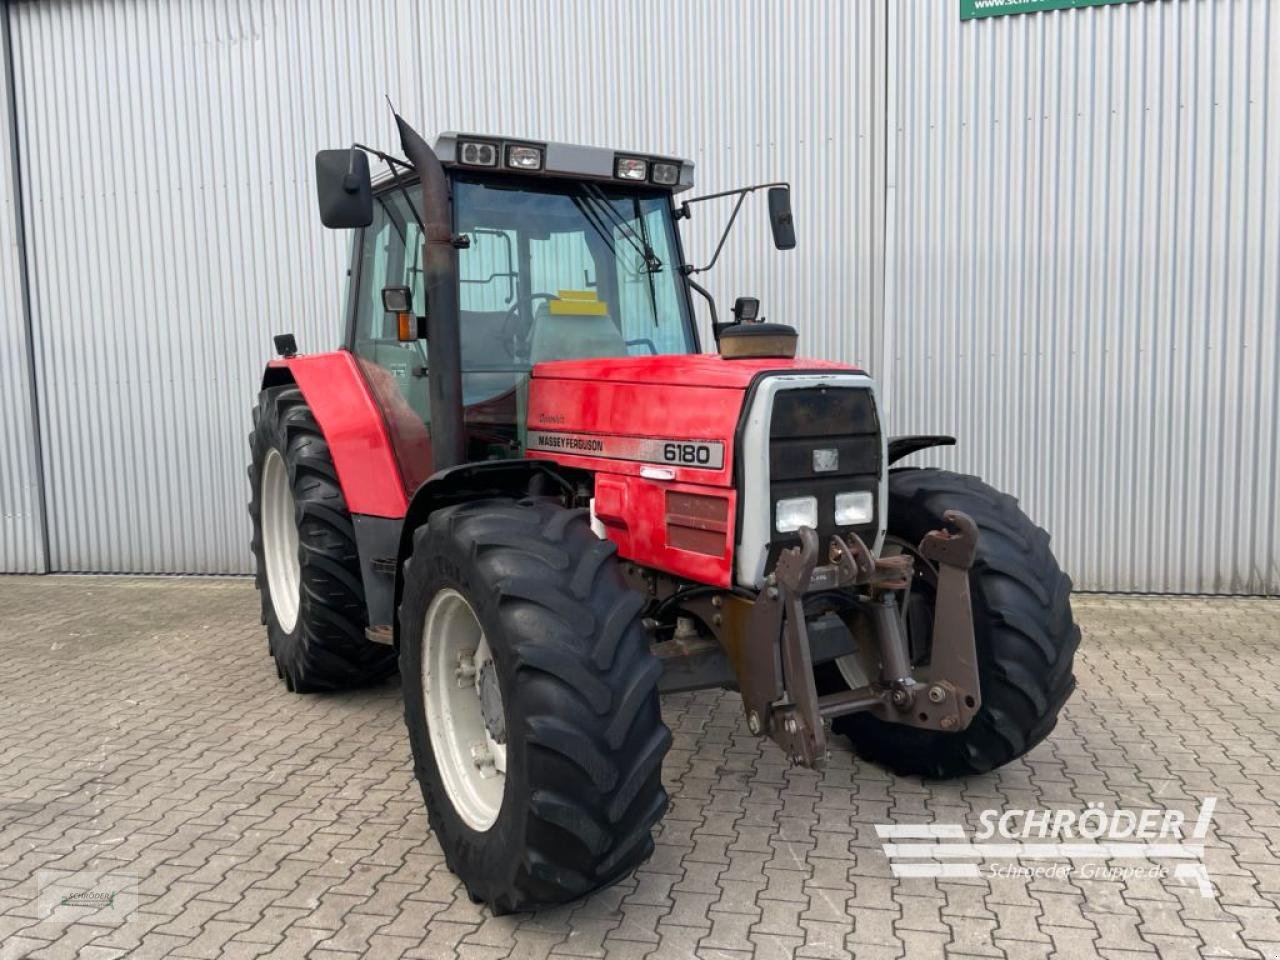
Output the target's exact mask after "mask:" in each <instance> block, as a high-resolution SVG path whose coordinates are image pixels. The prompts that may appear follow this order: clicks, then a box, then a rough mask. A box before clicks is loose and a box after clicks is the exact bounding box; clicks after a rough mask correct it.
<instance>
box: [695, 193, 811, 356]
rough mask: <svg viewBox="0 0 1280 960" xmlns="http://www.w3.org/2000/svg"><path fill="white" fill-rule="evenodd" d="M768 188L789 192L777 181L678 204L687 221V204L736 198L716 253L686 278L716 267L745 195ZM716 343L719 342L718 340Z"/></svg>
mask: <svg viewBox="0 0 1280 960" xmlns="http://www.w3.org/2000/svg"><path fill="white" fill-rule="evenodd" d="M769 187H786V188H787V189H788V190H790V189H791V184H789V183H787V182H786V181H784V180H778V181H775V182H773V183H757V184H754V185H753V186H750V187H738V189H736V190H723V191H721V192H720V193H708V194H707V195H706V196H705V197H694V198H693V199H692V200H685V201H684V202H683V203H681V204H680V216H681V217H682V218H686V219H688V218H690V217H692V214H691V213H690V212H689V204H691V203H702V202H703V201H705V200H719V199H721V198H722V197H733V196H736V197H737V198H738V202H737V203H736V204H734V207H733V213H731V214H730V215H729V222H728V223H726V224H725V225H724V233H722V234H720V242H719V243H718V244H716V252H715V253H713V254H712V255H711V262H710V263H708V264H707V265H706V266H705V267H693V268H690V269H689V270H688V271H687V273H686V274H685V276H686V277H687V276H689V275H690V274H694V273H705V272H706V271H708V270H710V269H711V268H712V267H714V266H715V265H716V261H717V260H719V259H720V251H721V250H723V249H724V244H725V241H726V240H728V239H729V231H730V230H732V229H733V221H734V220H736V219H737V218H738V211H739V210H741V209H742V204H743V201H745V200H746V199H747V194H749V193H755V192H756V191H757V190H766V189H768V188H769ZM716 342H717V343H718V342H719V339H718V338H717V341H716Z"/></svg>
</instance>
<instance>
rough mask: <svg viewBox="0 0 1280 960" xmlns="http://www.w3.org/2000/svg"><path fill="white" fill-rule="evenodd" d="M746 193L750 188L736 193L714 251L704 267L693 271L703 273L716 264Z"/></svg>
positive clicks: (749, 191)
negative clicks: (735, 200) (736, 197)
mask: <svg viewBox="0 0 1280 960" xmlns="http://www.w3.org/2000/svg"><path fill="white" fill-rule="evenodd" d="M748 193H751V190H743V191H742V192H741V193H740V194H739V195H738V202H737V203H735V204H734V205H733V213H731V214H729V222H728V223H726V224H725V225H724V232H723V233H722V234H720V242H719V243H717V244H716V252H715V253H713V254H712V255H711V261H710V262H709V263H708V264H707V265H706V266H705V267H696V268H694V270H693V271H692V272H693V273H704V272H706V271H707V270H710V269H711V268H712V267H714V266H715V265H716V261H717V260H719V259H720V251H721V250H723V249H724V244H725V241H726V240H728V239H729V231H730V230H732V229H733V221H735V220H737V219H738V211H739V210H741V209H742V204H743V202H744V201H745V200H746V199H747V194H748Z"/></svg>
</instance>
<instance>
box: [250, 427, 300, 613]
mask: <svg viewBox="0 0 1280 960" xmlns="http://www.w3.org/2000/svg"><path fill="white" fill-rule="evenodd" d="M260 497H261V501H262V559H263V562H264V564H265V566H266V568H267V590H268V592H269V593H270V594H271V606H272V607H273V608H274V609H275V612H276V620H277V621H278V622H279V624H280V628H281V629H282V630H284V631H285V632H286V633H288V632H290V631H291V630H293V628H294V626H295V625H296V624H297V622H298V604H299V601H300V597H301V583H302V568H301V565H300V563H299V562H298V522H297V519H296V518H295V516H294V507H293V490H292V489H290V487H289V471H288V470H287V469H286V468H285V465H284V457H282V456H280V451H279V450H276V449H274V448H273V449H271V450H268V451H267V458H266V460H265V461H264V462H263V464H262V490H261V491H260Z"/></svg>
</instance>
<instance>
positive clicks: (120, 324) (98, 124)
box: [14, 0, 884, 572]
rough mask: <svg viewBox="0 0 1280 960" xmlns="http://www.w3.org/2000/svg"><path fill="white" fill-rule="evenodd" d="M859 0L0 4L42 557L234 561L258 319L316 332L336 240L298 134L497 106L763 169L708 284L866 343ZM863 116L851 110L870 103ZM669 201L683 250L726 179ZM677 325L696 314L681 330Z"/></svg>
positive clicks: (835, 353)
mask: <svg viewBox="0 0 1280 960" xmlns="http://www.w3.org/2000/svg"><path fill="white" fill-rule="evenodd" d="M882 10H883V7H882V4H880V3H875V4H870V3H868V4H857V5H854V4H843V3H832V4H812V5H809V4H804V5H797V4H791V3H786V2H783V0H775V2H769V3H752V4H745V5H743V4H731V3H712V4H690V3H676V2H670V0H668V2H660V3H646V4H612V3H609V4H606V3H594V2H587V0H576V2H575V0H562V2H542V3H528V4H526V3H507V2H494V0H489V2H467V3H441V4H420V3H407V2H404V3H389V2H379V3H371V2H366V0H345V2H329V3H311V2H302V0H294V2H283V0H281V2H260V0H255V2H249V0H242V2H207V3H181V4H178V3H162V2H159V0H150V2H133V0H131V2H123V0H120V2H101V3H69V2H57V0H50V2H41V3H22V4H19V5H18V6H17V7H15V10H14V19H15V30H16V34H15V43H16V46H17V51H16V54H17V61H18V63H17V68H18V76H19V77H20V82H21V89H20V91H19V92H20V111H19V122H20V125H21V129H22V138H21V140H22V148H23V159H24V163H25V164H26V168H27V169H28V170H29V175H28V178H27V184H26V194H25V200H26V202H27V205H28V210H29V220H30V230H29V233H30V241H31V244H32V250H33V258H34V262H35V263H36V270H35V274H36V275H35V291H34V294H35V304H34V305H35V313H36V319H37V324H38V327H39V338H38V339H39V346H40V356H39V372H40V376H41V383H42V384H43V385H44V386H45V389H46V392H47V394H48V402H47V403H46V404H45V405H44V420H45V423H44V427H45V437H46V450H47V451H48V453H47V458H46V459H47V463H46V473H47V476H48V481H47V483H48V491H49V499H50V508H51V509H50V512H51V516H52V517H53V530H52V540H53V548H52V549H53V565H54V567H55V568H56V569H60V570H94V571H183V572H233V571H245V570H248V569H249V566H250V563H249V555H248V549H247V543H248V539H249V532H248V524H247V518H246V513H245V500H246V494H247V490H246V483H245V478H244V464H245V460H246V455H247V450H248V448H247V445H246V442H245V436H246V434H247V432H248V429H249V417H248V411H249V407H250V404H251V402H252V400H253V397H254V394H255V392H256V384H257V379H258V377H259V374H260V369H261V366H262V363H263V361H264V359H265V358H266V357H267V356H268V354H269V353H270V349H271V340H270V335H271V334H272V333H273V332H277V331H282V330H292V331H294V332H296V333H297V335H298V339H299V343H300V344H301V345H302V347H303V349H304V350H320V349H325V348H330V347H332V346H333V345H335V344H336V343H337V341H338V338H339V336H340V316H341V309H340V307H341V287H342V274H343V270H344V267H345V260H344V240H343V238H341V237H340V236H338V235H335V234H332V233H326V232H325V231H323V230H322V229H321V228H320V225H319V222H318V218H317V216H316V213H315V202H314V199H313V195H312V183H311V170H312V156H313V154H314V152H315V150H316V149H318V148H321V147H330V146H341V145H345V144H347V143H350V142H351V141H353V140H360V141H362V142H365V143H370V144H378V145H382V146H384V147H396V145H397V142H396V140H395V137H394V130H393V125H392V123H391V119H390V116H389V114H388V112H387V108H386V105H385V102H384V100H383V97H384V95H389V96H390V97H391V98H392V100H394V101H395V103H396V105H397V107H398V108H399V109H400V110H401V112H402V113H404V114H405V115H406V116H407V117H409V118H411V119H412V120H414V121H416V122H417V124H418V125H419V126H421V127H422V128H423V129H424V131H425V132H427V133H428V134H430V133H431V132H433V131H440V130H444V129H450V128H453V129H470V130H481V131H500V132H505V133H510V134H518V135H523V136H528V137H536V138H546V139H561V140H570V141H579V142H587V143H594V144H601V145H606V146H617V147H632V148H639V149H645V150H652V151H655V152H659V153H667V154H675V155H679V156H687V157H690V158H691V159H693V160H695V161H696V163H697V178H698V182H699V183H700V184H701V185H702V187H703V188H707V189H715V188H726V187H731V186H737V185H740V184H745V183H748V182H753V181H761V180H768V179H776V178H790V179H791V180H792V181H794V183H795V194H794V204H795V211H796V217H797V221H798V225H799V228H800V233H801V236H802V238H803V239H802V247H801V248H800V249H799V250H797V251H796V252H795V253H791V254H781V255H779V254H775V253H774V252H773V251H772V248H771V247H770V245H769V243H768V231H767V226H766V223H765V217H764V210H763V200H762V198H761V199H759V200H758V201H757V203H756V204H755V205H754V206H752V207H748V208H747V209H745V210H744V214H743V216H744V218H745V220H744V222H743V223H742V224H741V225H740V227H739V229H738V230H737V232H736V233H735V235H734V236H733V238H732V239H731V240H730V243H729V245H728V247H727V248H726V251H725V253H724V256H723V258H722V262H721V265H720V266H718V267H717V268H716V271H715V272H714V273H712V274H710V275H709V279H708V280H707V283H708V285H709V286H710V287H711V288H712V289H713V290H714V291H715V292H716V293H718V294H719V295H720V296H721V297H722V298H723V299H722V303H723V305H724V307H725V309H726V310H727V307H728V305H729V304H731V303H732V297H733V296H735V295H738V294H751V295H758V296H760V297H761V298H762V301H763V305H764V313H765V314H766V315H767V316H769V317H771V318H774V319H786V320H790V321H794V322H796V323H797V324H798V325H799V326H800V328H801V332H802V336H803V338H804V343H805V346H806V349H807V350H809V351H811V352H813V353H816V354H820V355H826V356H832V357H838V358H842V359H846V360H853V359H863V360H866V359H868V358H869V357H870V355H871V351H872V349H873V341H872V325H871V317H872V315H873V312H874V309H875V307H876V302H877V297H878V296H879V292H878V285H879V277H880V275H881V271H880V269H879V266H878V260H877V257H878V255H879V254H878V248H877V245H876V243H875V237H876V236H877V234H878V231H879V229H880V227H881V225H882V220H881V217H882V206H881V205H882V200H883V191H882V190H880V189H879V185H880V180H879V177H880V171H882V169H883V164H882V163H878V162H876V161H875V157H876V155H877V152H876V151H877V150H881V149H882V146H883V145H882V143H879V140H878V138H879V135H880V131H881V130H882V128H883V124H882V116H883V114H882V112H881V107H880V106H879V105H878V102H877V100H876V99H875V97H876V93H877V91H878V90H880V89H882V86H881V85H882V78H883V72H884V70H883V60H882V59H880V58H881V57H882V53H883V49H884V42H883V36H884V33H883V31H884V19H883V15H882V14H880V15H879V17H878V19H877V16H878V14H877V11H882ZM877 118H879V122H877ZM708 206H710V207H711V208H710V209H709V208H708V207H701V208H699V209H698V211H697V215H696V219H695V220H694V221H693V222H692V223H691V224H689V225H688V226H690V227H691V230H690V231H688V233H687V236H688V238H689V243H688V246H689V249H690V253H691V256H692V258H693V259H695V260H699V259H702V258H705V257H707V256H708V255H709V254H710V251H711V249H712V247H713V244H714V239H715V237H716V235H717V231H718V227H719V225H720V223H721V222H722V218H723V217H725V216H727V214H728V208H727V205H723V206H718V207H717V206H715V205H708ZM704 336H705V330H704Z"/></svg>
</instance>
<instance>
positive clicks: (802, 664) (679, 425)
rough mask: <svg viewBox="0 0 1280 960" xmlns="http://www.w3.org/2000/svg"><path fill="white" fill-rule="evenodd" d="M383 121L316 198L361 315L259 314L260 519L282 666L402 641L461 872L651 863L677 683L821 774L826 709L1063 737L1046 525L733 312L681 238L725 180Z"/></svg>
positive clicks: (313, 683) (910, 755) (419, 735)
mask: <svg viewBox="0 0 1280 960" xmlns="http://www.w3.org/2000/svg"><path fill="white" fill-rule="evenodd" d="M396 121H397V124H398V128H399V132H400V138H401V144H402V147H403V150H404V155H405V159H397V158H395V157H391V156H388V155H387V154H384V153H381V152H379V151H376V150H373V149H371V148H367V147H362V146H359V145H357V146H356V147H353V148H351V149H349V150H334V151H322V152H321V153H320V154H318V155H317V158H316V174H317V181H318V191H319V201H320V214H321V219H322V221H323V222H324V224H325V225H326V226H329V227H340V228H351V229H353V230H354V233H353V239H352V248H351V249H352V253H351V267H350V281H349V286H348V294H347V306H346V334H345V337H344V339H343V345H342V347H341V348H340V349H338V350H336V351H334V352H332V353H319V354H311V355H307V356H302V355H299V354H298V353H297V349H296V345H295V344H294V342H293V337H292V336H290V335H287V334H286V335H281V336H278V337H277V338H276V347H277V350H278V352H279V353H280V354H281V356H280V359H277V360H273V361H272V362H271V363H270V364H269V365H268V367H267V369H266V372H265V375H264V376H263V380H262V392H261V394H260V395H259V399H258V405H257V407H256V409H255V410H254V416H253V420H254V429H253V433H252V435H251V438H250V439H251V444H252V448H253V450H252V453H253V456H252V466H251V467H250V470H249V479H250V482H251V485H252V493H251V501H250V506H249V511H250V514H251V515H252V518H253V528H254V537H253V550H254V554H255V557H256V560H257V570H258V575H257V583H258V587H259V589H260V591H261V595H262V616H263V621H264V623H265V624H266V627H267V633H268V638H269V643H270V651H271V654H272V656H273V657H274V658H275V663H276V669H277V671H278V673H279V675H280V677H281V678H282V679H283V680H284V682H285V683H286V684H287V685H288V688H289V689H290V690H295V691H299V692H306V691H320V690H333V689H338V688H343V687H349V686H354V685H359V684H364V683H369V682H373V681H376V680H379V679H381V678H383V677H385V676H387V675H389V674H391V673H392V672H393V671H395V670H396V669H397V666H398V668H399V672H400V680H401V683H402V685H403V689H404V713H405V722H406V724H407V726H408V731H409V740H410V743H411V746H412V751H413V760H414V768H415V771H416V774H417V778H418V781H419V782H420V784H421V787H422V793H423V797H424V799H425V801H426V807H427V814H428V816H429V820H430V824H431V827H432V829H433V830H434V831H435V833H436V835H437V837H438V839H439V842H440V845H441V846H442V847H443V849H444V853H445V856H446V857H447V860H448V863H449V866H450V867H451V868H452V869H453V870H454V871H455V872H456V873H457V874H458V876H460V877H461V878H462V880H463V881H464V883H465V884H466V886H467V888H468V890H469V891H470V893H471V896H472V897H473V898H474V899H476V900H477V901H484V902H486V903H488V904H489V905H490V906H491V907H492V908H493V909H494V910H495V911H497V912H507V911H514V910H523V909H528V908H531V907H536V906H539V905H543V904H552V903H557V902H561V901H565V900H569V899H572V898H574V897H577V896H579V895H581V894H583V893H586V892H587V891H590V890H592V889H594V888H596V887H599V886H601V885H603V884H607V883H610V882H611V881H613V880H615V879H617V878H619V877H621V876H624V875H625V874H627V872H628V871H630V870H631V869H633V868H634V867H635V866H636V865H637V864H639V863H640V862H641V861H643V860H644V859H645V858H646V857H647V856H648V855H649V853H650V852H651V851H652V849H653V840H652V838H651V836H650V831H651V829H652V827H653V826H654V824H655V823H656V822H657V821H658V820H659V819H660V818H661V817H662V815H663V812H664V811H665V809H666V806H667V795H666V793H665V792H664V790H663V786H662V779H661V772H662V760H663V756H664V754H665V753H666V751H667V748H668V746H669V744H670V743H671V734H670V732H669V731H668V729H667V728H666V726H664V725H663V722H662V715H661V712H660V710H659V694H660V693H663V692H669V691H681V690H692V689H698V688H705V687H724V688H730V689H736V690H738V691H740V693H741V695H742V706H743V728H744V731H749V733H750V734H751V735H754V736H757V737H767V738H769V739H770V740H772V741H773V742H774V743H775V744H776V748H777V749H779V750H781V751H782V753H783V755H785V756H786V757H787V758H788V759H789V761H791V762H793V763H796V764H801V765H805V766H811V767H820V766H822V764H823V763H824V761H825V760H826V758H827V751H828V740H829V738H830V736H831V734H832V732H834V733H837V734H841V735H844V736H845V737H847V738H848V740H849V741H851V743H852V747H853V749H854V750H855V751H857V753H858V754H860V755H861V756H862V757H864V758H867V759H868V760H871V761H875V762H878V763H882V764H884V765H886V766H888V767H890V768H891V769H893V770H895V771H898V772H901V773H909V774H918V775H923V776H927V777H955V776H963V775H967V774H977V773H982V772H985V771H988V770H991V769H993V768H994V767H997V766H999V765H1001V764H1003V763H1007V762H1009V761H1010V760H1012V759H1014V758H1015V757H1018V756H1021V755H1022V754H1024V753H1026V752H1027V751H1028V750H1029V749H1031V748H1032V747H1033V746H1035V745H1036V744H1037V743H1039V742H1040V741H1041V740H1042V739H1043V738H1044V737H1045V736H1046V734H1048V733H1049V731H1050V730H1051V729H1052V728H1053V725H1054V723H1055V721H1056V718H1057V714H1058V711H1059V710H1060V709H1061V707H1062V705H1063V703H1064V701H1065V700H1066V699H1067V697H1068V696H1069V695H1070V693H1071V690H1072V688H1073V686H1074V679H1073V676H1072V657H1073V655H1074V652H1075V648H1076V645H1077V641H1078V639H1079V631H1078V630H1077V628H1076V626H1075V624H1074V623H1073V622H1072V616H1071V607H1070V602H1069V594H1070V581H1069V580H1068V579H1067V577H1066V576H1065V575H1064V574H1063V573H1062V572H1061V571H1060V570H1059V568H1058V566H1057V563H1056V562H1055V560H1054V558H1053V555H1052V554H1051V553H1050V551H1049V537H1048V535H1047V534H1046V533H1045V532H1044V531H1043V530H1040V529H1039V528H1037V527H1036V526H1035V524H1033V523H1032V522H1031V521H1030V520H1028V519H1027V517H1026V516H1024V515H1023V514H1022V512H1021V511H1020V510H1019V509H1018V506H1017V504H1016V502H1015V501H1014V500H1013V499H1012V498H1011V497H1009V496H1006V495H1004V494H1001V493H997V492H996V491H995V490H993V489H991V488H990V487H988V486H986V485H985V484H983V483H982V482H981V481H980V480H978V479H976V478H974V477H969V476H961V475H958V474H955V473H948V472H945V471H942V470H936V469H912V468H896V469H891V466H892V464H894V463H895V462H897V461H899V460H900V459H902V458H903V457H906V456H908V455H909V454H911V453H914V452H916V451H919V450H921V449H924V448H926V447H930V446H935V445H938V444H942V443H948V444H949V443H953V442H954V441H953V440H952V439H951V438H949V437H936V436H909V437H893V438H890V437H889V436H888V435H887V434H886V431H885V429H884V422H883V410H882V407H881V405H880V402H879V400H878V398H877V395H876V386H875V383H874V381H873V380H872V379H871V377H870V376H868V375H867V373H865V372H864V371H863V370H861V369H859V368H857V367H853V366H848V365H845V364H840V363H832V362H829V361H825V360H809V359H800V358H798V357H796V356H795V352H796V340H797V335H796V331H795V329H794V328H793V327H790V326H786V325H782V324H777V323H765V322H763V321H761V320H760V319H759V317H758V304H757V302H756V301H753V300H750V299H747V298H740V299H739V300H738V301H737V303H736V304H735V307H734V310H733V321H732V322H721V321H720V320H719V318H718V316H717V313H716V308H715V303H714V301H713V300H712V298H711V297H710V295H709V294H708V293H707V292H706V291H705V290H704V289H702V287H700V286H699V285H698V284H697V282H696V281H695V280H694V279H693V276H694V275H695V274H696V273H698V272H699V271H698V270H697V269H695V268H693V267H692V266H690V265H689V264H688V263H687V262H686V260H685V256H684V252H683V250H682V248H681V243H680V236H679V232H678V230H677V222H678V221H679V220H681V219H684V218H687V217H689V216H690V214H691V210H692V205H693V204H695V203H697V201H698V199H709V198H708V197H703V198H695V199H693V200H685V201H683V202H678V201H677V200H676V196H677V194H679V193H681V192H682V191H685V190H687V189H688V188H689V187H690V186H692V182H693V171H692V165H691V164H690V163H688V162H685V161H682V160H677V159H673V158H670V157H665V156H653V155H650V154H646V153H643V152H631V151H615V150H607V149H600V148H597V147H587V146H574V145H570V144H564V143H548V142H541V141H534V140H528V139H520V140H515V139H509V138H506V137H493V136H478V135H477V136H472V135H469V134H445V135H443V136H441V137H440V138H439V139H438V140H437V141H436V144H435V147H434V149H433V148H432V147H431V146H428V144H427V143H426V142H425V141H424V140H423V139H422V138H421V137H420V136H419V135H418V134H417V133H415V132H414V131H413V129H412V128H411V127H409V126H408V124H406V123H405V122H404V121H403V120H402V119H401V118H399V117H397V118H396ZM370 155H374V156H377V157H379V158H381V159H382V160H383V161H385V162H386V164H387V167H388V173H387V174H386V175H385V176H383V177H380V178H379V180H378V182H377V183H373V182H372V180H371V177H370V172H369V156H370ZM757 189H760V190H764V191H766V195H767V208H768V214H769V218H770V222H771V225H772V229H773V237H774V241H775V244H776V245H777V246H778V247H779V248H781V249H787V248H790V247H792V246H794V245H795V235H794V226H793V224H792V221H791V212H790V195H789V190H788V188H787V187H786V186H785V185H781V184H765V185H762V186H761V187H747V188H744V189H741V190H736V191H730V192H728V193H727V194H716V195H713V196H720V197H735V196H736V205H735V206H734V208H733V215H734V216H736V215H737V213H738V210H739V209H740V208H741V206H742V204H743V201H744V199H745V198H746V197H747V196H748V195H750V194H751V193H752V192H753V191H755V190H757ZM732 223H733V217H730V218H729V224H728V225H727V226H726V227H725V236H727V235H728V231H729V229H730V227H731V226H732ZM725 236H722V237H721V239H720V245H719V247H717V249H716V256H718V255H719V253H720V250H721V248H723V246H724V243H725ZM712 259H713V262H714V259H715V257H713V258H712ZM694 294H697V295H698V297H699V298H700V300H699V301H698V302H701V301H702V300H705V301H706V305H707V308H708V309H709V312H710V317H711V320H712V324H711V329H712V331H713V333H714V339H715V343H714V344H711V345H708V346H710V347H711V348H712V349H711V350H710V351H708V352H705V353H704V352H703V349H702V345H701V344H700V343H699V342H698V336H697V327H696V325H695V323H694V319H693V314H694V303H695V300H694ZM843 322H852V318H850V320H849V321H843ZM744 735H745V733H744Z"/></svg>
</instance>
